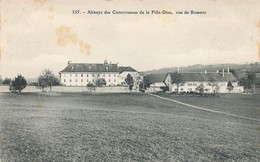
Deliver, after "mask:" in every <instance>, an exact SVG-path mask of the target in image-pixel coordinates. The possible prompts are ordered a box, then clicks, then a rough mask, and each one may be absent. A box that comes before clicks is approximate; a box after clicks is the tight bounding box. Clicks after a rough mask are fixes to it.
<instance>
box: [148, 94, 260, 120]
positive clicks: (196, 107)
mask: <svg viewBox="0 0 260 162" xmlns="http://www.w3.org/2000/svg"><path fill="white" fill-rule="evenodd" d="M147 94H148V95H151V96H154V97H157V98H160V99H163V100H168V101H172V102H175V103H178V104H180V105H185V106H188V107H191V108H194V109H198V110H202V111H207V112H212V113H217V114H223V115H228V116H232V117H235V118H241V119H246V120H251V121H256V122H260V120H258V119H254V118H247V117H243V116H239V115H234V114H230V113H227V112H222V111H216V110H210V109H207V108H203V107H199V106H195V105H191V104H187V103H184V102H180V101H177V100H173V99H169V98H165V97H161V96H158V95H154V94H150V93H147Z"/></svg>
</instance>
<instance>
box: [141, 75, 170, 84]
mask: <svg viewBox="0 0 260 162" xmlns="http://www.w3.org/2000/svg"><path fill="white" fill-rule="evenodd" d="M165 77H166V74H165V73H163V74H149V75H146V76H144V82H146V83H150V84H152V83H157V82H164V79H165Z"/></svg>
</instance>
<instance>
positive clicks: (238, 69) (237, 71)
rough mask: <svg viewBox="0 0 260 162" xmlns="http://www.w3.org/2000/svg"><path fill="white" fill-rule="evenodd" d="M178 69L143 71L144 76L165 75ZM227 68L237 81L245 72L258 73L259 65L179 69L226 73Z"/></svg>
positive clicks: (221, 65)
mask: <svg viewBox="0 0 260 162" xmlns="http://www.w3.org/2000/svg"><path fill="white" fill-rule="evenodd" d="M177 68H178V67H169V68H162V69H155V70H149V71H144V72H143V74H144V75H149V74H166V73H168V72H176V71H177ZM228 68H229V70H230V72H232V73H233V74H234V75H235V76H236V77H237V78H238V79H239V78H241V77H243V76H244V75H245V74H246V73H247V72H254V73H260V63H258V62H255V63H249V64H215V65H200V64H199V65H191V66H186V67H179V70H180V72H205V70H206V71H207V72H216V71H219V72H222V69H224V70H225V72H227V69H228Z"/></svg>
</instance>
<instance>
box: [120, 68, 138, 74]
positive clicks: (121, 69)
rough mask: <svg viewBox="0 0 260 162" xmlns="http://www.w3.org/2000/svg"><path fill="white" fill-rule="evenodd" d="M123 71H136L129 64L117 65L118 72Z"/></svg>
mask: <svg viewBox="0 0 260 162" xmlns="http://www.w3.org/2000/svg"><path fill="white" fill-rule="evenodd" d="M124 71H127V72H137V71H136V70H135V69H133V68H132V67H130V66H120V67H119V73H120V74H121V73H122V72H124Z"/></svg>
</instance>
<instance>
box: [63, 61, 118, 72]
mask: <svg viewBox="0 0 260 162" xmlns="http://www.w3.org/2000/svg"><path fill="white" fill-rule="evenodd" d="M60 72H118V66H117V64H84V63H70V64H69V65H68V66H67V67H66V68H65V69H63V70H62V71H60Z"/></svg>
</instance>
